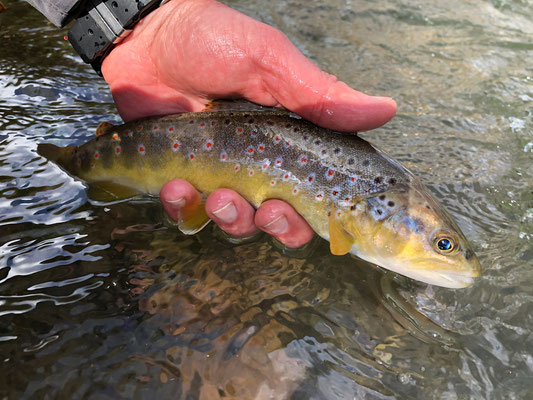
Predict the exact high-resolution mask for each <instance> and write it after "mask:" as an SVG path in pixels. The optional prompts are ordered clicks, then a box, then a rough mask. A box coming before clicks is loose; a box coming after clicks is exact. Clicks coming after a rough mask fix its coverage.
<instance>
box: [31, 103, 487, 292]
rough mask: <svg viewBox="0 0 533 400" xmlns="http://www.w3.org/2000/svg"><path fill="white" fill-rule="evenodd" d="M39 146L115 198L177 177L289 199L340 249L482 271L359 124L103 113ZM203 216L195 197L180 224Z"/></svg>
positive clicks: (421, 275) (427, 197) (441, 271)
mask: <svg viewBox="0 0 533 400" xmlns="http://www.w3.org/2000/svg"><path fill="white" fill-rule="evenodd" d="M38 152H39V153H40V154H41V155H44V156H45V157H47V158H48V159H50V160H52V161H55V162H56V163H58V164H59V165H60V166H61V167H62V168H64V169H65V170H66V171H68V172H69V173H71V174H73V175H75V176H78V177H79V178H81V179H83V180H85V181H86V182H87V183H89V184H90V185H91V186H97V187H100V188H102V189H104V190H106V191H107V192H111V193H113V195H114V196H115V197H116V198H117V199H119V198H128V197H132V196H133V195H135V194H136V193H137V194H138V193H148V194H152V195H157V194H158V193H159V191H160V189H161V187H162V186H163V185H164V184H165V183H166V182H167V181H169V180H171V179H175V178H181V179H185V180H187V181H189V182H190V183H191V184H193V185H194V186H195V187H196V188H197V189H198V190H199V191H201V192H203V193H205V194H208V193H211V192H212V191H214V190H215V189H218V188H230V189H233V190H235V191H237V192H238V193H240V194H241V195H242V196H243V197H245V198H246V199H247V200H248V201H249V202H250V203H251V204H252V205H254V206H255V207H258V206H259V205H260V204H261V203H262V202H263V201H265V200H267V199H273V198H275V199H281V200H284V201H286V202H288V203H289V204H291V205H292V206H293V207H294V208H295V209H296V210H297V211H298V212H299V213H300V214H301V215H302V216H303V217H304V218H305V219H306V220H307V221H308V223H309V224H310V225H311V227H312V228H313V229H314V230H315V232H316V233H317V234H318V235H320V236H321V237H322V238H324V239H326V240H329V242H330V247H331V252H332V253H333V254H337V255H343V254H347V253H353V254H355V255H356V256H358V257H360V258H362V259H364V260H367V261H370V262H372V263H374V264H377V265H379V266H381V267H383V268H386V269H389V270H391V271H395V272H397V273H400V274H403V275H405V276H408V277H410V278H414V279H417V280H420V281H423V282H426V283H430V284H434V285H439V286H444V287H450V288H459V287H466V286H469V285H471V284H472V282H473V280H474V278H475V277H477V276H478V275H479V274H480V265H479V262H478V260H477V258H476V256H475V254H474V252H473V251H472V249H471V247H470V245H469V244H468V242H467V240H466V238H465V237H464V235H463V234H462V233H461V231H460V229H459V228H458V227H457V225H456V224H455V223H454V222H453V221H452V219H451V218H450V216H449V215H448V214H447V213H446V212H445V211H444V209H443V208H442V207H441V206H440V205H439V204H438V203H437V201H436V200H435V199H434V198H433V196H432V195H431V194H430V193H429V192H428V190H427V189H426V188H424V186H423V185H422V184H421V183H420V181H419V180H418V179H417V178H416V177H415V176H413V175H412V174H411V173H410V172H409V171H408V170H407V169H406V168H404V167H403V166H402V165H400V164H399V163H398V162H396V161H394V160H393V159H391V158H390V157H389V156H388V155H387V154H385V153H384V152H383V151H381V150H379V149H378V148H377V147H375V146H373V145H371V144H370V143H368V142H366V141H364V140H363V139H361V138H359V137H358V136H357V135H355V134H342V133H338V132H332V131H329V130H327V129H323V128H320V127H318V126H316V125H314V124H312V123H310V122H308V121H305V120H303V119H301V118H300V117H298V116H296V115H295V114H292V113H290V112H288V111H284V110H279V109H270V108H262V107H257V108H255V107H251V108H250V109H246V108H244V109H242V107H236V108H235V109H233V110H232V109H229V110H227V109H226V110H224V109H220V110H216V109H211V110H207V111H204V112H200V113H184V114H178V115H169V116H164V117H155V118H147V119H144V120H140V121H136V122H130V123H127V124H124V125H120V126H113V125H111V124H107V125H106V124H105V123H104V124H101V125H100V126H99V127H98V129H97V136H96V138H94V139H92V140H90V141H89V142H87V143H85V144H83V145H81V146H79V147H77V146H68V147H64V148H59V147H56V146H53V145H50V144H41V145H39V147H38ZM97 200H98V199H97ZM208 221H209V219H208V217H207V215H206V214H205V210H204V209H203V205H201V204H199V205H198V207H196V208H195V209H192V210H191V209H189V210H188V212H187V213H185V214H184V215H183V220H182V221H181V225H180V226H181V228H182V230H184V231H185V232H187V233H194V232H197V231H198V230H200V229H201V228H202V227H203V226H204V225H205V224H206V223H207V222H208Z"/></svg>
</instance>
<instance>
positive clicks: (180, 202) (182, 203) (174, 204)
mask: <svg viewBox="0 0 533 400" xmlns="http://www.w3.org/2000/svg"><path fill="white" fill-rule="evenodd" d="M166 203H167V204H170V206H171V207H172V208H176V209H179V208H183V206H185V199H184V198H183V197H182V198H181V199H177V200H166Z"/></svg>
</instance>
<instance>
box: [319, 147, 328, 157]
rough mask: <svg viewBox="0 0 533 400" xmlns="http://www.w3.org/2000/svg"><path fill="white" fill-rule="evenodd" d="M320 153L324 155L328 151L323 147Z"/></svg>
mask: <svg viewBox="0 0 533 400" xmlns="http://www.w3.org/2000/svg"><path fill="white" fill-rule="evenodd" d="M320 153H322V155H323V156H325V155H326V154H328V151H327V150H326V149H324V150H322V151H321V152H320Z"/></svg>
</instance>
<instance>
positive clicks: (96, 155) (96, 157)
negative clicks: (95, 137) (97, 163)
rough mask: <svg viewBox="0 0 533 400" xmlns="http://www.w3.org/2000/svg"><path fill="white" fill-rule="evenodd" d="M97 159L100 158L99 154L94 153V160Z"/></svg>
mask: <svg viewBox="0 0 533 400" xmlns="http://www.w3.org/2000/svg"><path fill="white" fill-rule="evenodd" d="M98 157H100V153H98V152H96V153H94V158H95V160H98Z"/></svg>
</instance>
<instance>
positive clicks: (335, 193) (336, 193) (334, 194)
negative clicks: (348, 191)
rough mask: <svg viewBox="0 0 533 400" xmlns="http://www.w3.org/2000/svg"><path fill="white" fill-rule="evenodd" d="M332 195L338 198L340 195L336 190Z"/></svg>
mask: <svg viewBox="0 0 533 400" xmlns="http://www.w3.org/2000/svg"><path fill="white" fill-rule="evenodd" d="M331 194H332V195H333V196H337V195H338V194H339V192H337V191H336V190H333V191H332V192H331Z"/></svg>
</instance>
